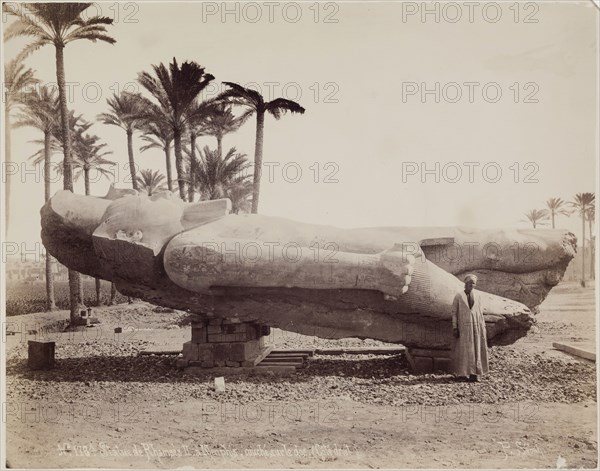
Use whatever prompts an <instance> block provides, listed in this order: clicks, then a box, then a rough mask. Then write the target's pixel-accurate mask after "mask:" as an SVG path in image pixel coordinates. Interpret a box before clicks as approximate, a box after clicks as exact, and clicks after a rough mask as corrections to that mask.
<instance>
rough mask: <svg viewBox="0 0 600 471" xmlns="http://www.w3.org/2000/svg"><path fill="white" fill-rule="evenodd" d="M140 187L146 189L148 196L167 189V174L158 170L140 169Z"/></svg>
mask: <svg viewBox="0 0 600 471" xmlns="http://www.w3.org/2000/svg"><path fill="white" fill-rule="evenodd" d="M138 187H139V188H140V190H142V191H145V192H146V193H147V194H148V196H152V195H153V194H155V193H157V192H159V191H165V190H166V189H167V188H166V187H165V176H164V175H163V174H162V173H160V172H159V171H158V170H154V171H152V170H150V169H144V170H141V171H140V174H139V175H138Z"/></svg>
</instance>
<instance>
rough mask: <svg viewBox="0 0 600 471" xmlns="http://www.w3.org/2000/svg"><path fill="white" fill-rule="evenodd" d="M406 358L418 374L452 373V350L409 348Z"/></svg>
mask: <svg viewBox="0 0 600 471" xmlns="http://www.w3.org/2000/svg"><path fill="white" fill-rule="evenodd" d="M406 358H407V359H408V362H409V364H410V367H411V368H412V370H413V372H414V373H416V374H423V373H450V372H451V371H450V350H438V349H428V348H427V349H426V348H407V349H406Z"/></svg>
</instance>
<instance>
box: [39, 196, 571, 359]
mask: <svg viewBox="0 0 600 471" xmlns="http://www.w3.org/2000/svg"><path fill="white" fill-rule="evenodd" d="M229 210H230V203H229V200H226V199H223V200H215V201H205V202H199V203H184V202H182V201H181V200H179V199H178V198H177V197H176V196H175V195H172V194H171V193H170V192H164V193H160V194H157V195H154V196H152V197H147V196H145V195H139V194H137V193H136V192H134V191H132V190H126V191H119V190H114V189H111V191H110V192H109V194H108V195H107V196H106V197H104V198H98V197H92V196H82V195H75V194H73V193H71V192H69V191H60V192H58V193H57V194H55V195H54V196H53V197H52V198H51V199H50V201H48V203H47V204H46V205H45V206H44V207H43V208H42V211H41V213H42V240H43V242H44V245H45V246H46V248H47V250H48V251H49V253H51V254H52V255H54V256H55V257H56V258H57V259H58V260H59V261H60V262H61V263H63V264H65V265H67V266H68V267H70V268H72V269H75V270H77V271H80V272H82V273H86V274H88V275H91V276H97V277H100V278H103V279H106V280H110V281H113V282H115V283H116V285H117V288H118V289H119V290H120V291H121V292H123V293H124V294H128V295H130V296H135V297H139V298H142V299H145V300H148V301H149V302H152V303H154V304H158V305H162V306H167V307H172V308H176V309H187V310H190V311H192V312H195V313H198V314H199V315H204V316H206V317H223V318H239V319H240V320H243V321H257V322H262V323H266V324H270V325H272V326H279V327H282V328H284V329H287V330H293V331H298V332H302V333H308V334H312V335H317V336H321V337H328V338H342V337H349V336H353V337H361V338H374V339H380V340H384V341H392V342H399V343H403V344H405V345H407V346H415V347H430V348H444V347H447V346H448V345H449V342H450V335H451V329H450V328H449V319H450V306H451V304H452V299H453V297H454V295H455V293H456V292H458V291H459V290H461V289H462V287H463V284H462V281H461V280H460V279H459V278H457V276H458V277H460V276H461V275H463V274H464V273H466V272H474V273H476V274H477V275H478V277H479V284H478V288H481V290H482V291H483V292H482V299H483V300H484V303H485V315H486V322H487V323H488V333H489V337H490V340H491V343H492V344H493V343H497V344H503V343H510V342H513V341H514V340H516V339H517V338H519V337H521V336H523V335H524V334H525V333H526V332H527V330H528V329H529V327H530V326H531V324H532V311H531V309H534V308H535V307H536V306H537V305H539V304H540V303H541V302H542V301H543V299H544V298H545V296H546V294H547V293H548V291H549V290H550V289H551V288H552V286H555V285H556V284H557V283H558V281H559V280H560V278H561V277H562V275H563V273H564V270H565V269H566V266H567V264H568V263H569V261H570V260H571V259H572V257H573V255H574V250H575V237H574V236H573V235H572V234H570V233H566V232H564V231H558V230H535V231H533V230H513V231H477V230H470V229H461V228H402V227H386V228H369V229H341V228H336V227H332V226H322V225H312V224H304V223H299V222H295V221H292V220H288V219H284V218H275V217H268V216H262V215H233V214H229Z"/></svg>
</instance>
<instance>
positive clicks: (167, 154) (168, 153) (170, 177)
mask: <svg viewBox="0 0 600 471" xmlns="http://www.w3.org/2000/svg"><path fill="white" fill-rule="evenodd" d="M165 161H166V164H167V188H168V189H169V191H173V175H172V172H171V146H170V145H167V146H165Z"/></svg>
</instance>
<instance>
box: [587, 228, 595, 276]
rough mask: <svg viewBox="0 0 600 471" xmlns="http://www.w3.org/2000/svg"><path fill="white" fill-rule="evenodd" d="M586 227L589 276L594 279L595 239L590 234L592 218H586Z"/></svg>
mask: <svg viewBox="0 0 600 471" xmlns="http://www.w3.org/2000/svg"><path fill="white" fill-rule="evenodd" d="M588 225H589V227H588V229H589V234H590V278H591V279H592V280H595V279H596V265H595V263H596V241H595V240H594V237H593V236H592V219H591V218H589V219H588Z"/></svg>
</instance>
